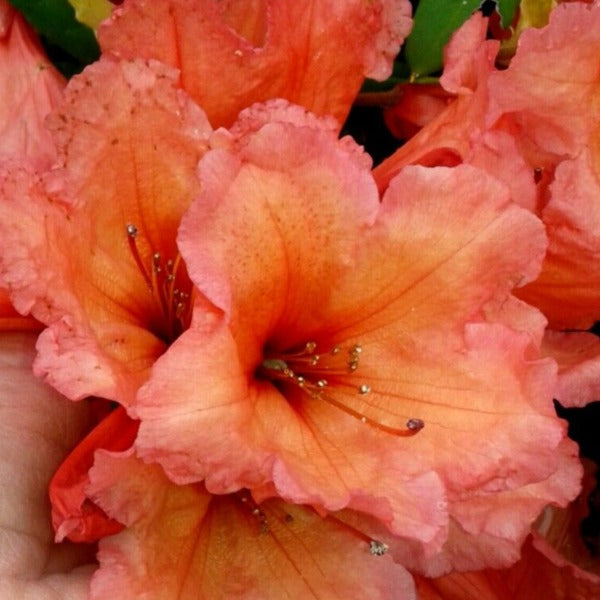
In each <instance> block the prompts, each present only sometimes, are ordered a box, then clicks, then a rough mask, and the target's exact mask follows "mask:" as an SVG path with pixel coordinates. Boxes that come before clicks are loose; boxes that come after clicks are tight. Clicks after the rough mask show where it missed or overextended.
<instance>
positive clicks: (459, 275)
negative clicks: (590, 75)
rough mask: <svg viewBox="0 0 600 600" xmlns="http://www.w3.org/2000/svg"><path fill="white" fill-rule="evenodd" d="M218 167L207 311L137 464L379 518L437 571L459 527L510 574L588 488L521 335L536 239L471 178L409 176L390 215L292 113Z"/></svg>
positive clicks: (342, 150) (158, 372) (329, 130)
mask: <svg viewBox="0 0 600 600" xmlns="http://www.w3.org/2000/svg"><path fill="white" fill-rule="evenodd" d="M211 147H212V149H211V150H210V151H208V153H207V154H206V155H205V156H204V157H203V159H202V160H201V162H200V166H199V176H200V181H201V192H200V195H199V197H198V198H197V199H196V200H195V201H194V202H193V204H192V206H191V207H190V209H189V211H188V212H187V213H186V215H185V217H184V219H183V221H182V226H181V228H180V233H179V247H180V249H181V253H182V256H183V258H184V259H185V261H186V264H187V268H188V270H189V274H190V277H191V279H192V281H194V284H195V285H196V286H197V288H198V290H199V292H200V294H201V295H202V296H200V297H199V299H198V303H197V305H196V307H195V311H194V315H193V318H192V323H191V326H190V329H188V330H187V331H186V332H184V333H183V334H182V336H181V337H180V338H178V339H177V340H176V341H175V343H174V344H173V345H172V346H171V347H170V348H169V350H168V351H167V352H166V353H165V354H164V355H163V356H162V357H161V358H160V359H159V360H158V361H157V363H156V365H155V367H154V369H153V373H152V377H151V379H150V380H149V382H148V383H147V384H146V385H144V386H143V387H142V389H141V390H140V393H139V394H138V397H137V398H136V400H135V403H134V404H133V405H132V406H131V409H130V412H131V414H132V415H133V416H135V417H136V418H139V419H140V420H141V425H140V431H139V434H138V438H137V440H136V444H135V446H136V449H137V451H138V452H139V454H140V455H141V456H142V457H143V458H144V459H145V460H149V461H156V462H159V463H160V464H161V465H162V466H163V467H164V468H165V471H166V473H167V475H168V476H169V478H171V479H172V480H173V481H175V482H177V483H180V484H187V483H190V482H194V481H200V480H205V482H206V487H207V489H208V490H209V491H210V492H213V493H229V492H233V491H235V490H238V489H241V488H251V489H253V490H254V493H255V495H256V497H257V498H264V497H267V496H270V495H273V494H274V493H277V494H278V495H280V496H282V497H283V498H284V499H285V500H287V501H291V502H295V503H305V504H313V505H318V506H321V507H323V508H324V509H326V510H328V511H335V510H340V509H342V508H344V507H349V508H352V509H355V510H358V511H362V512H364V513H368V514H370V515H372V516H374V517H375V518H376V519H379V520H380V521H381V522H383V523H385V525H386V526H387V527H388V528H389V529H390V530H391V531H392V532H393V533H395V534H397V535H400V536H404V537H406V538H409V539H412V540H416V543H417V544H419V545H422V547H423V548H425V555H430V554H431V553H432V552H435V551H436V550H439V549H440V547H441V545H442V544H443V542H444V540H445V539H446V536H447V528H448V526H449V523H450V522H449V517H450V518H451V519H452V521H453V522H456V523H458V524H459V525H458V527H459V528H462V529H464V530H465V531H466V532H467V533H468V535H472V536H474V537H477V536H478V535H480V534H481V535H483V536H485V535H489V540H490V546H491V540H494V539H495V540H496V542H497V545H498V547H499V548H501V550H500V551H499V552H498V553H497V555H496V556H495V560H496V561H497V562H498V563H502V564H506V562H508V561H509V560H511V559H514V555H515V547H516V548H518V546H519V545H520V543H521V542H522V540H523V538H524V536H525V534H526V532H527V530H528V527H529V524H530V522H531V520H533V519H534V518H535V516H536V514H537V512H539V510H540V509H541V508H542V507H543V506H544V505H545V504H546V503H547V502H549V501H555V502H558V503H561V504H564V503H565V502H567V501H568V500H569V499H570V498H572V497H573V496H574V495H575V494H576V492H577V489H578V476H579V468H578V466H577V462H576V460H575V459H574V457H573V456H572V455H573V446H572V445H570V444H563V443H562V440H563V439H564V433H565V432H564V427H563V426H562V425H561V424H560V423H559V422H558V420H557V419H556V417H555V416H554V413H553V409H552V404H551V393H552V389H553V385H554V367H553V364H552V363H551V362H550V361H538V360H537V356H538V352H537V350H536V349H535V346H534V344H533V343H532V338H531V337H530V336H529V335H525V334H519V333H515V331H513V330H512V329H511V327H510V326H511V325H512V321H513V320H519V321H520V322H521V323H529V324H530V326H531V329H532V330H534V329H535V330H536V331H537V334H536V335H537V337H541V332H540V331H539V329H540V321H539V315H538V313H537V312H536V311H535V310H534V309H530V308H528V307H526V306H525V305H524V304H522V303H521V304H518V303H516V301H514V299H512V300H511V296H510V291H511V289H512V287H513V286H514V285H515V284H516V283H523V282H525V281H527V280H528V279H529V278H531V277H534V276H535V274H536V272H537V266H536V264H539V263H538V261H540V260H541V258H542V256H543V252H544V239H543V234H542V227H541V224H540V223H539V221H538V220H537V219H536V218H535V217H534V216H533V215H531V214H530V213H529V212H528V211H525V210H522V209H520V208H518V207H516V206H515V205H513V204H511V203H510V201H509V199H508V194H507V191H506V189H505V188H504V187H503V186H501V185H500V184H498V183H497V182H496V181H495V180H493V179H491V178H488V177H486V176H485V174H484V173H483V172H482V171H479V170H477V169H474V168H472V167H467V166H463V167H460V168H458V167H457V168H455V169H425V168H420V167H414V168H410V169H409V168H407V169H405V170H404V171H403V172H402V173H401V174H400V175H399V176H398V177H397V178H396V179H395V180H394V181H393V182H392V184H391V185H390V187H389V189H388V191H387V193H386V195H385V196H384V197H383V199H382V200H381V201H380V198H379V196H378V194H377V191H376V188H375V182H374V181H373V179H372V177H371V175H370V171H369V160H368V159H367V158H366V157H365V155H364V154H363V153H362V152H361V150H360V149H359V148H358V147H357V146H356V145H355V144H354V143H353V142H352V141H351V140H349V139H343V140H337V138H336V134H335V124H334V123H330V122H323V121H321V120H318V119H316V118H315V117H314V116H312V115H310V114H307V113H306V112H305V111H303V110H301V109H299V107H290V106H288V105H287V104H285V103H283V102H277V103H270V104H267V105H265V106H257V107H255V108H254V109H251V110H248V111H246V112H245V113H244V114H243V116H242V118H241V119H240V121H239V122H238V123H237V124H236V125H235V126H234V128H233V129H232V130H231V133H230V134H227V133H225V132H220V133H219V134H218V135H217V134H215V135H214V136H213V137H212V139H211ZM514 248H519V252H514ZM200 298H201V299H200ZM207 300H208V301H209V302H211V303H212V304H213V305H214V306H210V305H208V304H207ZM509 307H510V308H509ZM492 321H493V322H492ZM541 326H542V327H543V323H542V324H541ZM517 415H518V418H517ZM423 426H424V429H423ZM421 429H422V431H420V432H419V430H421ZM417 432H419V433H418V435H416V436H414V437H410V438H407V437H405V436H410V435H411V434H415V433H417ZM557 469H558V471H559V473H557ZM555 473H556V477H557V479H556V480H554V479H552V477H553V476H554V474H555ZM557 481H560V485H557ZM529 486H532V487H531V488H530V487H529ZM532 491H534V492H535V493H531V492H532ZM511 502H512V503H513V505H518V506H519V508H518V509H517V510H515V509H513V508H511ZM505 517H506V518H507V519H508V522H509V523H510V527H502V526H500V523H502V522H503V520H504V518H505ZM498 540H503V541H504V542H505V544H504V545H503V544H499V543H498ZM460 548H461V547H460V545H458V546H457V547H455V548H454V549H452V551H451V555H452V556H451V557H450V560H451V561H452V560H454V559H455V558H456V556H458V555H459V554H460V552H461V549H460ZM455 553H456V554H455ZM480 558H481V557H479V559H480ZM503 561H504V562H503Z"/></svg>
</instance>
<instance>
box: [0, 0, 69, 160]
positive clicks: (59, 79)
mask: <svg viewBox="0 0 600 600" xmlns="http://www.w3.org/2000/svg"><path fill="white" fill-rule="evenodd" d="M6 10H7V9H6V8H5V9H4V11H5V12H4V13H3V14H4V15H5V16H4V17H0V30H2V29H4V26H3V25H2V24H1V23H3V22H5V23H6V34H5V35H4V36H2V35H0V158H3V157H6V156H27V157H28V158H29V159H30V160H31V161H32V162H33V163H34V164H35V165H36V167H38V168H45V167H47V166H49V165H50V164H51V163H52V161H53V159H54V157H55V150H54V144H53V143H52V138H51V135H50V132H49V131H48V130H47V129H46V128H45V127H44V119H45V117H46V115H47V114H48V113H49V112H50V111H51V110H52V109H54V108H55V107H56V106H57V105H58V104H59V102H60V101H61V100H62V95H63V88H64V87H65V84H66V82H65V79H64V77H63V76H62V75H60V73H59V72H58V71H57V70H56V69H55V68H54V66H53V65H52V64H51V63H50V62H49V61H48V59H47V58H46V56H45V54H44V51H43V49H42V46H41V44H40V42H39V40H38V39H37V36H36V35H35V33H34V32H33V30H32V29H31V28H30V27H29V26H28V25H27V24H26V23H25V21H24V19H23V17H21V15H19V14H14V15H13V14H12V12H9V13H6ZM11 10H12V9H11ZM9 15H10V16H9Z"/></svg>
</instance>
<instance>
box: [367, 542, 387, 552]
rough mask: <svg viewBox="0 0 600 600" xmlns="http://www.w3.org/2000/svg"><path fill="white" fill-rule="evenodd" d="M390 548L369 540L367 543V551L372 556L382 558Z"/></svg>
mask: <svg viewBox="0 0 600 600" xmlns="http://www.w3.org/2000/svg"><path fill="white" fill-rule="evenodd" d="M389 549H390V547H389V546H388V545H387V544H384V543H383V542H380V541H379V540H371V541H370V542H369V551H370V552H371V554H372V555H373V556H383V555H384V554H385V553H386V552H387V551H388V550H389Z"/></svg>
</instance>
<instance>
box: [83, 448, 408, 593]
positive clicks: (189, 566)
mask: <svg viewBox="0 0 600 600" xmlns="http://www.w3.org/2000/svg"><path fill="white" fill-rule="evenodd" d="M90 475H91V479H92V486H91V492H92V493H93V495H94V497H95V498H96V500H97V501H98V502H99V503H100V504H101V506H103V507H104V509H105V510H106V511H107V512H108V513H109V514H111V515H112V516H113V517H115V518H118V519H120V520H121V521H122V522H123V523H125V525H126V526H127V528H126V529H125V530H124V531H123V532H122V533H120V534H119V535H117V536H114V537H111V538H106V539H104V540H102V541H101V543H100V552H99V560H100V565H101V567H100V570H99V571H98V572H97V573H96V574H95V575H94V578H93V581H92V586H91V598H92V600H102V599H107V600H108V599H110V600H120V599H123V600H129V599H130V598H133V597H138V596H143V597H144V598H147V599H148V600H152V599H159V598H165V597H171V596H174V595H176V596H177V597H178V598H180V599H181V600H188V599H189V600H195V599H197V598H199V597H202V598H214V599H223V600H229V599H231V598H261V600H269V599H272V600H279V599H280V598H284V597H290V598H292V597H293V598H331V599H332V600H333V599H336V598H339V599H340V600H341V599H342V598H343V599H344V600H345V599H346V598H349V599H356V600H359V599H362V598H378V599H388V598H389V599H390V600H391V599H392V598H398V597H401V598H403V599H404V598H406V599H407V600H411V599H414V598H415V595H414V590H413V585H412V580H411V578H410V576H409V575H408V574H407V573H406V571H404V569H403V568H402V567H401V566H399V565H396V564H395V563H393V562H392V560H391V559H390V557H388V556H377V555H375V554H373V553H372V552H371V544H370V540H369V538H368V537H367V536H365V535H364V534H361V533H360V532H358V531H355V530H353V529H351V528H349V527H348V526H346V525H344V524H342V523H340V522H338V521H337V520H336V519H335V518H333V517H328V518H321V517H319V516H317V514H316V513H314V512H313V511H312V510H311V509H308V508H305V507H302V506H295V505H289V504H285V503H284V502H282V501H281V500H267V501H265V502H264V503H262V504H261V505H260V506H258V505H256V504H255V503H254V501H253V500H252V498H251V496H250V495H249V494H248V493H247V492H243V491H242V492H239V493H238V494H234V495H231V496H211V495H210V494H208V493H207V492H206V491H205V490H204V489H203V488H202V487H201V486H182V487H180V486H175V485H174V484H172V483H171V482H170V481H169V480H168V479H167V478H166V477H165V476H164V475H163V474H162V472H161V470H160V468H159V467H156V466H151V465H143V464H142V463H141V462H140V461H138V460H136V459H135V458H133V457H123V456H121V457H115V456H111V455H108V454H106V453H98V455H97V458H96V464H95V466H94V468H93V469H92V471H91V474H90Z"/></svg>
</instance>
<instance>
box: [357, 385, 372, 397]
mask: <svg viewBox="0 0 600 600" xmlns="http://www.w3.org/2000/svg"><path fill="white" fill-rule="evenodd" d="M370 391H371V386H369V385H367V384H366V383H363V384H362V385H361V386H360V387H359V388H358V393H359V394H368V393H369V392H370Z"/></svg>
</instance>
